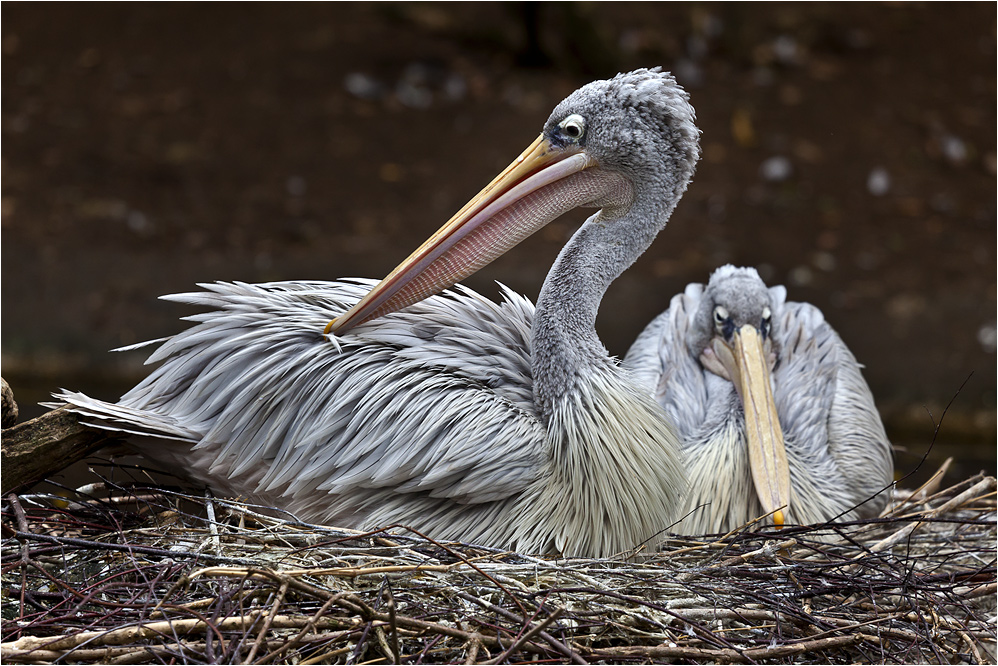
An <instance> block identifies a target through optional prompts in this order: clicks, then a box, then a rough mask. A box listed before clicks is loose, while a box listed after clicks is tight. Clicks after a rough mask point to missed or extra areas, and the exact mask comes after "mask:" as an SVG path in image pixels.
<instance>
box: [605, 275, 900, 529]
mask: <svg viewBox="0 0 998 666" xmlns="http://www.w3.org/2000/svg"><path fill="white" fill-rule="evenodd" d="M718 306H721V307H722V308H723V310H722V313H726V314H727V315H728V316H729V317H730V323H726V324H722V325H721V328H722V329H723V327H724V326H725V325H727V326H734V327H739V326H741V325H744V324H751V325H753V326H755V327H757V328H762V327H766V328H768V330H767V331H766V335H765V336H764V337H765V338H766V339H767V342H768V346H767V352H769V353H770V354H771V360H772V363H773V367H772V390H773V395H774V397H775V403H776V411H777V413H778V415H779V422H780V425H781V426H782V429H783V434H784V439H785V443H786V454H787V460H788V462H789V467H790V485H791V502H790V509H789V516H788V517H789V519H790V521H791V522H798V523H801V524H811V523H818V522H823V521H826V520H829V519H831V518H833V517H835V516H838V515H840V514H843V515H842V519H844V520H849V519H855V518H866V517H871V516H876V515H877V514H879V512H880V511H881V510H882V509H883V508H884V506H885V504H886V502H887V500H888V493H887V492H884V493H881V494H880V495H877V497H876V498H875V499H873V500H871V501H869V502H866V503H865V504H862V506H859V507H858V508H856V509H852V507H854V506H855V505H857V504H860V503H862V502H864V501H865V500H867V499H869V498H870V497H871V496H873V495H874V494H876V493H878V492H879V491H881V490H882V489H884V488H886V487H888V486H889V485H890V484H891V482H892V480H893V460H892V453H891V446H890V442H889V441H888V439H887V435H886V433H885V432H884V427H883V424H882V422H881V420H880V416H879V414H878V412H877V409H876V406H875V405H874V401H873V396H872V394H871V393H870V389H869V387H868V386H867V384H866V382H865V380H864V379H863V376H862V374H861V372H860V368H861V366H860V365H859V364H858V363H857V362H856V359H855V358H854V357H853V355H852V353H851V352H850V351H849V349H848V348H847V347H846V345H845V343H843V342H842V339H841V338H840V337H839V336H838V334H836V332H835V331H834V330H833V329H832V327H831V326H830V325H829V324H828V323H827V322H826V321H825V319H824V317H823V315H822V313H821V311H820V310H818V309H817V308H816V307H814V306H813V305H810V304H808V303H793V302H788V301H787V300H786V289H785V288H784V287H782V286H779V287H772V288H767V287H766V285H765V284H764V283H763V281H762V280H761V279H760V278H759V275H758V273H757V272H756V271H755V269H752V268H735V267H732V266H724V267H722V268H719V269H717V271H715V272H714V274H713V275H712V276H711V278H710V281H709V283H708V284H707V286H706V287H705V286H704V285H702V284H690V285H689V286H687V287H686V290H685V291H684V292H683V293H682V294H679V295H677V296H674V297H673V299H672V302H671V304H670V306H669V309H668V310H666V311H665V312H664V313H662V314H661V315H659V316H658V317H657V318H656V319H655V320H653V321H652V322H651V323H650V324H649V325H648V327H647V328H646V329H645V330H644V332H642V333H641V335H640V336H639V337H638V339H637V340H636V341H635V342H634V344H633V346H632V347H631V349H630V350H629V352H628V353H627V356H626V358H625V360H624V365H625V367H627V368H628V369H630V370H631V371H632V372H633V373H634V376H635V378H636V380H637V381H639V382H641V383H642V384H643V385H644V386H646V388H647V389H648V390H649V391H650V392H651V394H652V395H654V396H655V398H656V399H657V401H658V402H659V403H660V404H661V405H662V406H663V407H664V408H665V411H666V413H667V414H668V415H669V417H670V418H671V420H672V422H673V423H674V424H675V426H676V428H677V430H678V431H679V433H680V438H681V439H682V441H683V449H684V453H685V458H686V466H687V471H688V474H689V477H690V485H691V490H690V493H689V494H688V495H687V496H686V498H685V507H684V512H685V511H693V510H694V509H695V508H696V507H697V506H699V505H706V506H705V507H704V508H702V509H699V510H696V511H694V513H693V514H692V515H691V516H690V517H689V518H687V519H686V520H684V521H683V522H682V523H680V524H679V525H678V526H677V530H678V531H681V532H685V533H690V534H702V533H706V532H724V531H727V530H730V529H734V528H736V527H738V526H740V525H743V524H745V523H746V522H748V521H750V520H752V519H753V518H755V517H757V516H759V515H761V514H762V513H764V512H763V511H762V508H761V506H760V503H759V500H758V498H757V497H756V493H755V492H754V490H753V487H752V486H753V481H752V476H751V473H750V471H749V463H748V455H747V452H746V435H745V421H744V409H743V406H742V401H741V400H740V398H739V395H738V392H737V391H736V388H735V386H734V385H733V384H732V382H731V381H728V380H727V379H724V378H722V377H720V376H718V375H717V374H715V373H714V372H711V371H710V370H708V369H707V368H705V367H704V365H703V363H702V362H701V354H702V353H703V351H704V349H705V347H706V346H707V345H708V340H709V339H710V338H713V337H714V336H715V334H716V333H718V326H717V325H716V324H715V321H714V312H715V309H716V308H717V307H718ZM766 308H768V309H769V312H770V313H771V318H770V319H769V323H768V324H763V319H764V316H763V315H764V311H765V310H766Z"/></svg>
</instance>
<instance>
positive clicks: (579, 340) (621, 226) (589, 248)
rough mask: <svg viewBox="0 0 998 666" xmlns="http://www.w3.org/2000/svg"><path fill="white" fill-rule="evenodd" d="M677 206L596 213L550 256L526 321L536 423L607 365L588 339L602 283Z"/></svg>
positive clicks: (637, 205)
mask: <svg viewBox="0 0 998 666" xmlns="http://www.w3.org/2000/svg"><path fill="white" fill-rule="evenodd" d="M660 194H661V192H660ZM678 200H679V196H678V195H676V196H667V197H648V196H645V197H641V196H639V197H638V198H637V199H636V200H634V202H633V204H631V205H629V206H628V207H627V208H626V210H625V209H624V207H623V206H619V207H604V208H603V209H602V210H601V211H600V212H598V213H597V214H596V215H594V216H592V217H591V218H589V219H588V220H587V221H586V222H585V224H583V225H582V227H581V228H580V229H579V230H578V231H577V232H576V233H575V235H574V236H572V238H571V240H569V242H568V243H567V244H566V245H565V247H564V248H563V249H562V251H561V253H560V254H559V255H558V258H557V260H556V261H555V263H554V265H553V266H552V267H551V270H550V271H549V272H548V275H547V278H546V279H545V281H544V286H543V287H542V288H541V292H540V294H539V295H538V298H537V307H536V313H535V315H534V326H533V342H532V349H533V379H534V400H535V403H536V405H537V406H538V409H539V411H540V413H541V414H542V416H544V417H549V416H550V414H551V411H550V410H551V405H552V402H553V401H554V400H556V399H559V398H561V397H563V396H565V395H566V394H568V393H569V392H572V391H576V390H579V388H580V386H582V385H583V384H584V383H585V382H586V381H587V377H590V376H592V375H593V373H601V372H608V371H610V368H611V367H612V366H613V365H614V362H613V360H612V359H611V358H610V356H609V353H608V352H607V350H606V347H604V346H603V343H602V342H601V341H600V339H599V337H598V336H597V334H596V328H595V325H596V315H597V313H598V311H599V305H600V301H602V299H603V295H604V294H605V293H606V290H607V288H608V287H609V286H610V283H611V282H613V281H614V280H615V279H616V278H617V277H618V276H619V275H620V274H621V273H623V272H624V270H626V269H627V268H628V267H629V266H630V265H631V264H633V263H634V262H635V261H636V260H637V258H638V257H639V256H641V253H643V252H644V251H645V250H646V249H647V248H648V246H649V245H651V243H652V241H653V240H654V239H655V236H656V235H657V234H658V232H659V230H661V229H662V228H663V227H664V226H665V223H666V221H667V220H668V218H669V215H670V214H671V213H672V210H673V209H674V208H675V206H676V203H678Z"/></svg>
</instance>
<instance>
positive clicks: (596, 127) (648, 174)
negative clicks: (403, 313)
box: [325, 68, 700, 335]
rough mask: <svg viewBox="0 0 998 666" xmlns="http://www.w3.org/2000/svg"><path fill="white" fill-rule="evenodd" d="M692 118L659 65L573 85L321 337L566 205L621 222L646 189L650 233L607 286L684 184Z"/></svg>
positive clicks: (693, 143) (421, 294)
mask: <svg viewBox="0 0 998 666" xmlns="http://www.w3.org/2000/svg"><path fill="white" fill-rule="evenodd" d="M694 121H695V114H694V111H693V107H692V106H690V104H689V96H688V95H687V93H686V92H685V91H684V90H683V89H682V88H680V87H679V86H678V85H677V84H676V81H675V79H674V78H673V77H672V76H671V75H670V74H668V73H666V72H662V71H661V70H660V69H659V68H655V69H640V70H636V71H633V72H629V73H627V74H619V75H617V76H616V77H614V78H612V79H609V80H606V81H595V82H593V83H590V84H588V85H586V86H583V87H582V88H580V89H578V90H576V91H575V92H574V93H572V94H571V95H569V96H568V97H567V98H566V99H565V100H564V101H562V102H561V103H560V104H559V105H558V106H557V107H556V108H555V109H554V111H553V112H552V113H551V116H550V117H549V118H548V120H547V122H546V123H545V125H544V130H543V131H542V132H541V135H540V136H539V137H537V139H536V140H535V141H534V142H533V143H532V144H531V145H530V146H529V147H527V149H526V150H524V151H523V153H521V154H520V156H519V157H517V158H516V159H515V160H514V161H513V162H512V163H511V164H510V165H509V166H508V167H506V168H505V169H504V170H503V171H502V172H501V173H500V174H499V175H498V176H497V177H496V178H495V179H494V180H493V181H492V182H491V183H489V184H488V185H487V186H486V187H485V188H484V189H483V190H482V191H481V192H479V193H478V194H477V195H476V196H475V197H474V198H472V199H471V201H469V202H468V203H467V204H465V206H464V207H463V208H461V210H459V211H458V212H457V213H456V214H455V215H454V217H452V218H451V219H450V220H449V221H448V222H447V223H446V224H444V225H443V226H442V227H441V228H440V229H439V230H437V231H436V233H434V234H433V235H432V236H431V237H430V238H429V239H428V240H427V241H426V242H425V243H423V244H422V245H421V246H420V247H419V248H418V249H417V250H416V251H415V252H413V253H412V254H411V255H410V256H409V257H408V258H407V259H406V260H405V261H403V262H402V263H401V264H399V266H397V267H396V268H395V270H393V271H392V272H391V273H390V274H389V275H388V276H387V277H386V278H385V279H384V280H382V281H381V283H380V284H378V285H377V286H376V287H375V288H374V289H372V290H371V292H370V293H368V294H367V295H366V296H365V297H364V298H363V299H362V300H361V301H360V302H359V303H357V304H356V305H355V306H354V307H352V308H351V309H350V310H348V311H347V312H346V313H344V314H343V315H342V316H340V317H339V318H337V319H335V320H334V321H331V322H330V323H329V325H327V326H326V330H325V333H327V334H329V333H334V334H337V335H342V334H344V333H346V332H347V331H349V330H350V329H351V328H353V327H355V326H357V325H359V324H362V323H363V322H365V321H368V320H370V319H373V318H375V317H380V316H382V315H385V314H388V313H390V312H394V311H397V310H399V309H401V308H404V307H406V306H407V305H411V304H412V303H416V302H418V301H420V300H422V299H424V298H426V297H428V296H430V295H432V294H436V293H439V292H440V291H443V290H444V289H446V288H448V287H450V286H453V285H454V284H456V283H457V282H459V281H460V280H462V279H464V278H466V277H468V276H469V275H471V274H473V273H475V272H476V271H478V270H479V269H481V268H482V267H484V266H486V265H487V264H489V263H491V262H492V261H494V260H495V259H496V258H497V257H499V256H501V255H502V254H504V253H505V252H507V251H508V250H510V249H511V248H512V247H514V246H515V245H517V244H518V243H519V242H520V241H522V240H523V239H525V238H526V237H528V236H530V235H531V234H533V233H534V232H535V231H537V230H538V229H540V228H541V227H543V226H544V225H546V224H548V223H549V222H550V221H551V220H553V219H555V218H556V217H558V216H559V215H561V214H562V213H565V212H567V211H568V210H571V209H572V208H576V207H597V208H601V209H603V211H604V213H605V215H604V217H605V218H610V219H619V218H621V217H622V215H623V212H625V211H628V210H630V209H631V208H632V206H633V204H634V203H635V200H636V199H637V198H638V197H639V196H642V195H643V196H645V198H646V199H647V200H648V201H647V204H648V205H647V206H646V207H645V212H646V213H647V214H646V215H644V216H636V215H635V216H631V217H630V219H634V220H637V221H638V223H639V224H644V225H645V226H648V227H650V229H648V230H641V231H640V232H639V233H635V234H631V235H632V236H636V240H635V243H632V244H631V245H634V246H635V247H636V248H637V250H638V251H637V252H635V253H632V254H633V257H631V258H630V259H629V262H625V263H626V265H623V266H622V267H618V266H616V265H614V266H613V270H614V271H615V273H614V274H612V275H607V276H605V279H606V282H607V284H608V283H609V281H611V280H613V279H614V278H615V277H617V275H618V274H619V272H620V271H621V270H623V268H626V267H627V265H630V263H631V262H633V261H634V259H636V258H637V256H638V255H639V254H640V252H641V251H643V250H644V249H645V248H646V247H647V245H648V243H650V242H651V240H652V239H653V238H654V235H655V233H657V232H658V231H659V230H660V229H661V228H662V227H663V226H664V225H665V222H666V220H667V219H668V215H669V214H670V213H671V212H672V209H673V208H675V205H676V203H677V202H678V200H679V198H680V196H681V195H682V193H683V192H684V191H685V190H686V186H687V184H688V183H689V181H690V178H691V177H692V174H693V170H694V166H695V164H696V161H697V159H699V156H700V148H699V130H698V129H697V128H696V126H695V125H694ZM622 261H623V260H622ZM608 263H614V262H608ZM616 263H621V262H616ZM618 268H619V270H618Z"/></svg>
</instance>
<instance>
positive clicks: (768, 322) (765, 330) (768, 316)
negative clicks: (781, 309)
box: [759, 307, 773, 340]
mask: <svg viewBox="0 0 998 666" xmlns="http://www.w3.org/2000/svg"><path fill="white" fill-rule="evenodd" d="M772 323H773V311H772V310H770V309H769V307H765V308H763V309H762V324H761V325H760V326H759V330H760V331H762V337H763V339H764V340H765V339H766V338H767V337H769V329H770V326H772Z"/></svg>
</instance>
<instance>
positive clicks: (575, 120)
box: [558, 113, 586, 141]
mask: <svg viewBox="0 0 998 666" xmlns="http://www.w3.org/2000/svg"><path fill="white" fill-rule="evenodd" d="M558 127H560V128H561V130H562V132H564V133H565V136H567V137H568V138H569V139H573V140H575V141H578V140H579V139H581V138H582V135H583V134H585V132H586V119H585V118H583V117H582V116H580V115H579V114H577V113H573V114H572V115H570V116H568V117H567V118H565V119H564V120H562V121H561V122H560V123H558Z"/></svg>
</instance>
